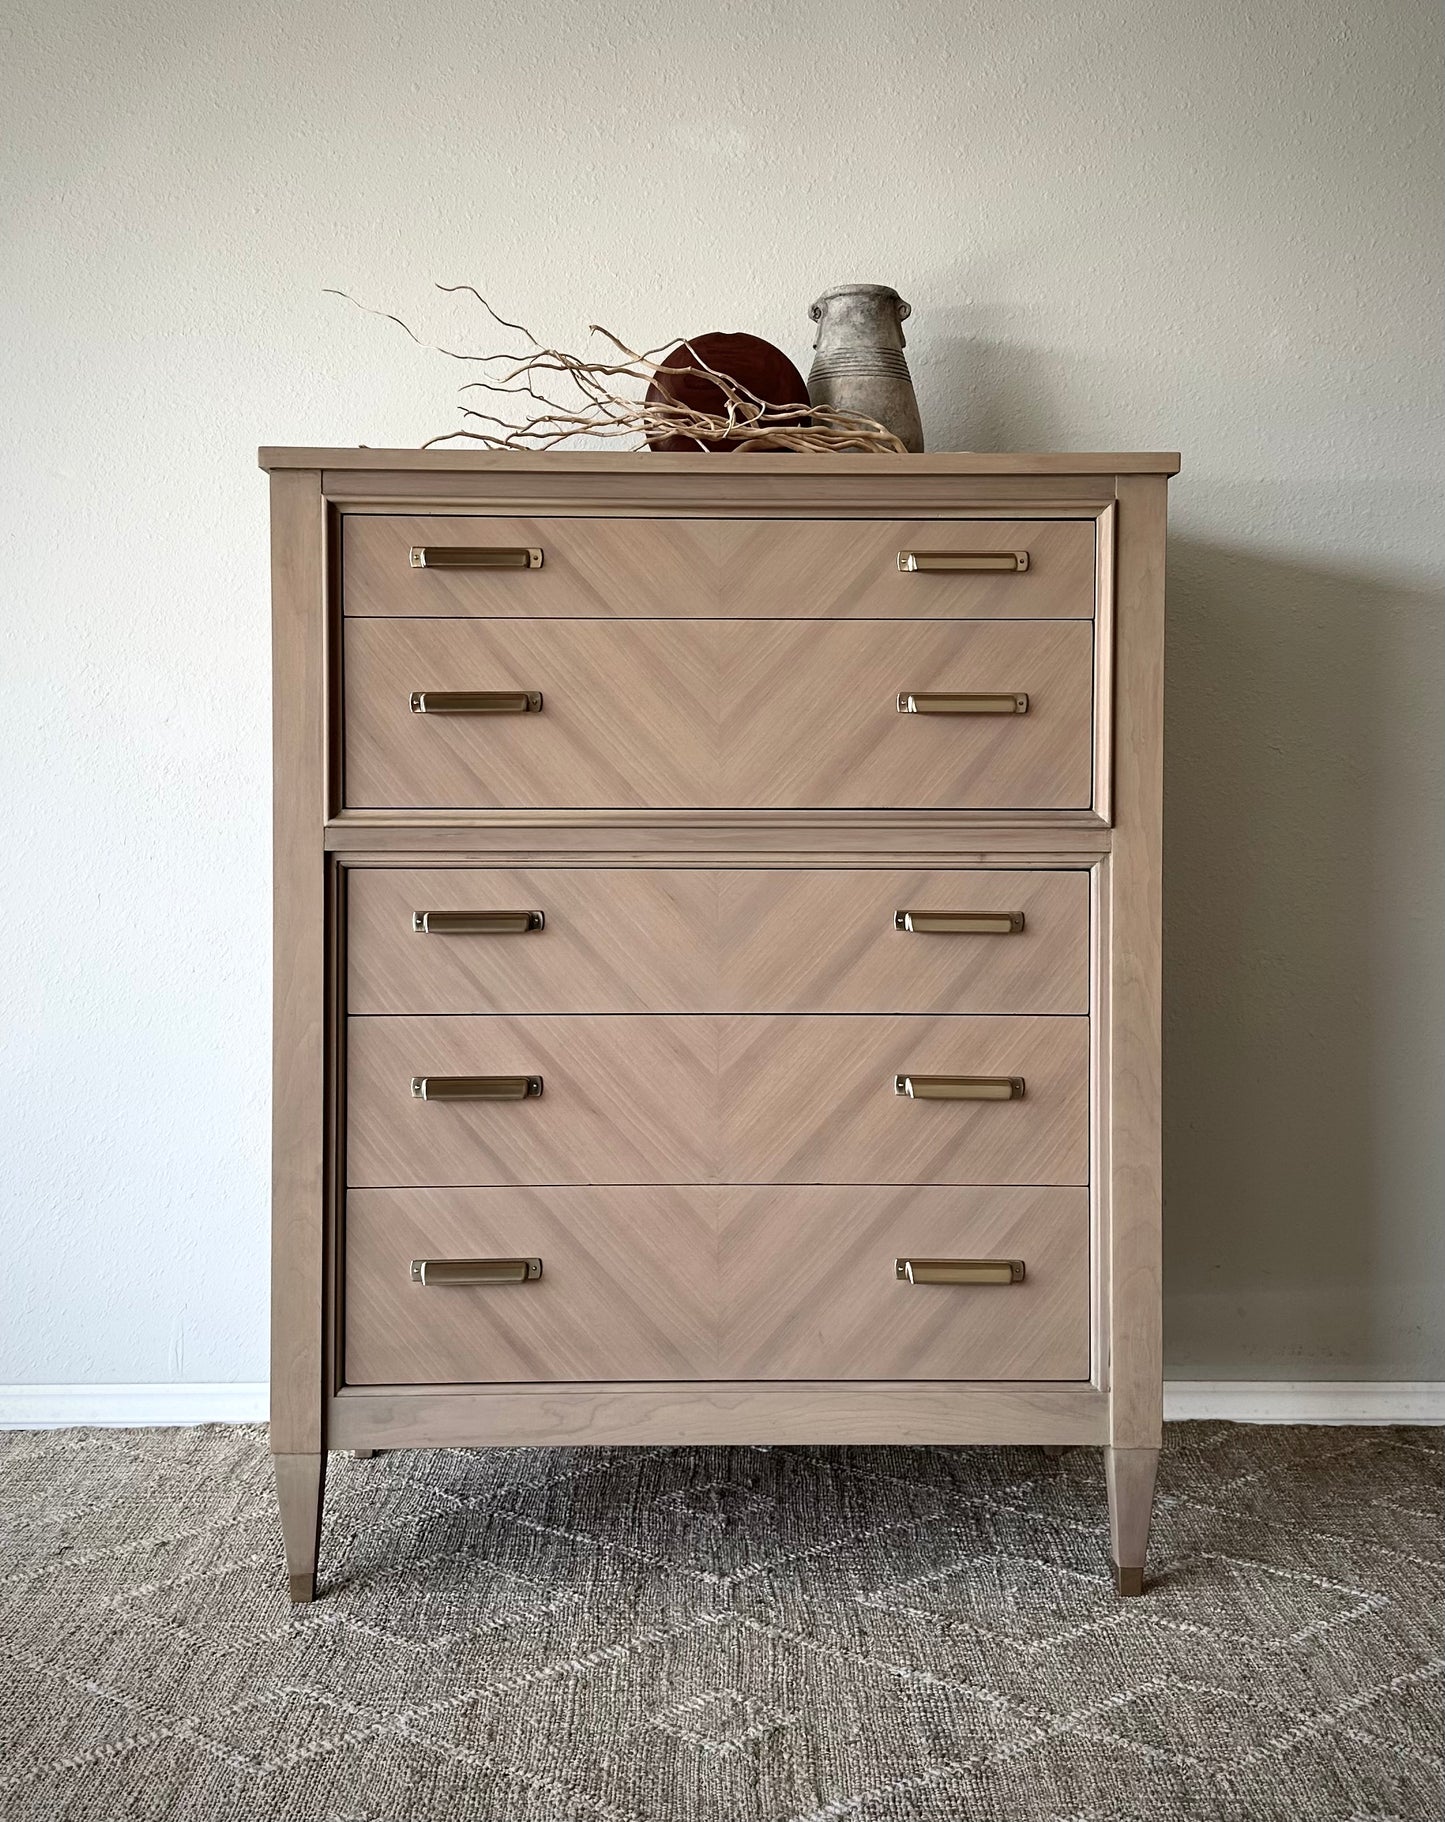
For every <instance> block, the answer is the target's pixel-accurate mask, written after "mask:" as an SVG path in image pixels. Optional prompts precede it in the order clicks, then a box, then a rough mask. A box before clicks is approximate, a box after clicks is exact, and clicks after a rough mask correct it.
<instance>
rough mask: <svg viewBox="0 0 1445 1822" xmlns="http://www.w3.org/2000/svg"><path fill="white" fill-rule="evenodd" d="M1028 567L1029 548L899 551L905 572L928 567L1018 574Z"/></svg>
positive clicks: (928, 568)
mask: <svg viewBox="0 0 1445 1822" xmlns="http://www.w3.org/2000/svg"><path fill="white" fill-rule="evenodd" d="M1028 566H1029V553H1028V552H1027V551H1026V550H900V551H899V553H898V567H899V568H900V569H901V570H902V571H903V573H904V574H905V575H912V574H915V573H917V572H921V571H927V570H938V571H943V570H960V569H971V570H993V571H995V572H997V571H1000V570H1002V571H1004V572H1005V573H1006V574H1013V575H1019V574H1021V573H1022V571H1024V570H1026V569H1027V568H1028Z"/></svg>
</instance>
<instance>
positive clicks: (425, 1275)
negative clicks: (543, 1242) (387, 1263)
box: [411, 1259, 542, 1285]
mask: <svg viewBox="0 0 1445 1822" xmlns="http://www.w3.org/2000/svg"><path fill="white" fill-rule="evenodd" d="M541 1276H542V1261H541V1260H540V1259H413V1260H412V1262H411V1281H412V1283H413V1284H427V1285H431V1284H530V1283H531V1282H532V1280H533V1279H534V1278H540V1277H541Z"/></svg>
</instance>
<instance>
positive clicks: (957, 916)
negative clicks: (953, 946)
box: [893, 911, 1024, 936]
mask: <svg viewBox="0 0 1445 1822" xmlns="http://www.w3.org/2000/svg"><path fill="white" fill-rule="evenodd" d="M1023 927H1024V914H1023V912H1022V911H895V912H894V913H893V928H894V929H895V930H909V931H912V933H913V934H914V935H915V936H1016V935H1017V934H1018V932H1019V931H1020V930H1022V929H1023Z"/></svg>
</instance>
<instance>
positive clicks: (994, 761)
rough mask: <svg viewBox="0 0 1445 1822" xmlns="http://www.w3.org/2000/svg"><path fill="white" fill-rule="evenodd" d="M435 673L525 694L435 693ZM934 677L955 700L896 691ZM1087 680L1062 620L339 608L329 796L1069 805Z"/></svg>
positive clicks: (572, 803)
mask: <svg viewBox="0 0 1445 1822" xmlns="http://www.w3.org/2000/svg"><path fill="white" fill-rule="evenodd" d="M444 692H449V693H459V692H460V693H471V692H511V693H512V697H513V700H514V702H515V704H516V705H517V706H518V707H519V708H520V706H521V705H522V704H523V703H524V702H526V703H528V704H530V705H531V709H530V712H515V713H512V712H509V713H452V712H445V711H447V710H448V709H449V708H450V707H452V706H454V705H449V704H448V703H447V702H446V701H445V700H444V699H442V700H439V699H438V698H439V695H440V693H444ZM939 697H942V698H945V699H946V700H945V703H944V706H945V707H947V708H949V709H950V711H952V710H958V711H960V712H945V713H931V712H925V713H906V712H902V711H901V709H900V703H906V702H912V703H914V704H915V705H917V706H920V707H922V708H924V709H928V708H929V707H930V706H933V705H931V704H930V701H929V698H935V699H936V698H939ZM920 698H921V699H922V700H921V702H920ZM538 699H540V712H536V705H537V701H538ZM1092 699H1093V626H1092V623H1091V622H1089V621H1083V620H1053V621H1041V620H1034V621H1007V620H979V621H969V622H944V621H938V620H934V621H928V622H921V623H913V624H909V625H906V626H901V625H890V624H887V623H882V622H877V621H859V622H855V623H848V622H844V621H829V622H818V621H812V622H807V623H798V622H794V623H789V622H786V621H776V620H772V621H715V620H700V621H692V622H686V621H664V620H652V621H648V620H632V621H612V622H603V621H572V622H567V623H564V622H561V621H544V620H420V619H415V620H360V619H357V620H350V621H348V622H347V625H346V634H345V728H346V731H345V801H346V803H347V805H348V806H350V807H351V808H354V809H400V810H407V809H414V810H426V809H485V808H516V809H526V808H539V809H541V808H561V809H567V808H594V809H602V808H611V809H645V808H656V809H670V808H679V809H680V808H713V809H742V808H747V809H793V808H818V809H889V808H920V809H943V808H958V809H980V810H990V809H992V810H1021V809H1029V810H1066V809H1084V808H1087V807H1088V806H1089V804H1090V801H1091V796H1092V776H1093V764H1092ZM414 705H415V706H414ZM473 706H475V705H473ZM1016 706H1017V707H1025V708H1026V712H1022V713H1020V712H1014V711H1015V708H1016ZM421 707H425V709H426V710H427V712H417V710H418V709H419V708H421ZM1001 707H1002V708H1003V709H1004V710H1005V711H1007V712H997V711H998V710H999V709H1000V708H1001ZM980 710H986V711H988V712H979V711H980ZM438 711H441V712H438ZM963 711H966V712H963Z"/></svg>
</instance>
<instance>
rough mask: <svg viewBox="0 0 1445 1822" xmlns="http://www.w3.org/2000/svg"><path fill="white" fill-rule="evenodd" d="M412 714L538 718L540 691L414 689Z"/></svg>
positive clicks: (540, 709) (540, 706) (540, 711)
mask: <svg viewBox="0 0 1445 1822" xmlns="http://www.w3.org/2000/svg"><path fill="white" fill-rule="evenodd" d="M411 712H412V714H413V715H540V714H541V713H542V692H541V691H540V690H413V691H412V693H411Z"/></svg>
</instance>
